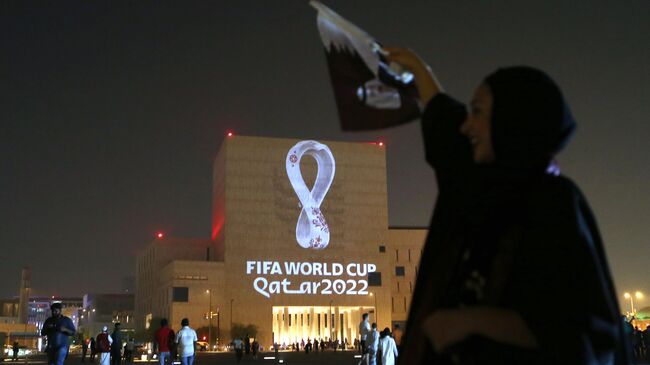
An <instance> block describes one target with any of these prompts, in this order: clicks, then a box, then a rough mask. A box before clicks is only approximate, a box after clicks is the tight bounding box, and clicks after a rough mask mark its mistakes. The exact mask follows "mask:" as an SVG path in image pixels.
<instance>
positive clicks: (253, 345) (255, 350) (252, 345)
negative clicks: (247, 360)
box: [251, 338, 260, 359]
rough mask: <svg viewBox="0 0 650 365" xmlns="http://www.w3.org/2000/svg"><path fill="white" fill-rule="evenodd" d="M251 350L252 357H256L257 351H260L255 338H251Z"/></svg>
mask: <svg viewBox="0 0 650 365" xmlns="http://www.w3.org/2000/svg"><path fill="white" fill-rule="evenodd" d="M251 351H252V352H253V359H257V353H258V352H259V351H260V343H259V342H257V338H253V343H252V344H251Z"/></svg>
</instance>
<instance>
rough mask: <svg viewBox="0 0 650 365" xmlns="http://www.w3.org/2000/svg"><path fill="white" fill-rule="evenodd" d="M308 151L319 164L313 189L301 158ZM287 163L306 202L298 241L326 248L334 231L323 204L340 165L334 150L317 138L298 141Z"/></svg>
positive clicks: (300, 218)
mask: <svg viewBox="0 0 650 365" xmlns="http://www.w3.org/2000/svg"><path fill="white" fill-rule="evenodd" d="M305 154H307V155H310V156H312V157H313V158H314V159H315V160H316V163H317V167H318V172H317V173H316V181H315V182H314V187H313V188H312V190H311V191H310V190H309V188H308V187H307V184H305V180H304V179H303V178H302V173H301V172H300V160H301V159H302V156H303V155H305ZM286 166H287V175H288V176H289V181H290V182H291V186H292V187H293V190H295V191H296V195H298V199H300V203H301V204H302V211H301V212H300V216H299V217H298V223H297V224H296V240H297V241H298V244H299V245H300V246H301V247H303V248H313V249H317V250H321V249H324V248H325V247H327V245H328V244H329V242H330V230H329V227H328V226H327V222H326V221H325V216H324V215H323V213H322V212H321V211H320V205H321V203H322V202H323V199H324V198H325V194H327V191H328V190H329V188H330V185H332V181H333V180H334V172H335V170H336V167H335V164H334V156H333V155H332V151H330V149H329V148H328V147H327V146H326V145H324V144H322V143H318V142H316V141H302V142H298V143H297V144H296V145H295V146H293V147H292V148H291V149H290V150H289V153H288V154H287V161H286Z"/></svg>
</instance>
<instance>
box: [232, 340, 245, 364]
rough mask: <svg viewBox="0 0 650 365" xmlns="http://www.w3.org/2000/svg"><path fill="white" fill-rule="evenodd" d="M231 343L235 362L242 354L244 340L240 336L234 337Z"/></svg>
mask: <svg viewBox="0 0 650 365" xmlns="http://www.w3.org/2000/svg"><path fill="white" fill-rule="evenodd" d="M232 345H233V347H234V349H235V358H236V359H237V363H239V362H240V361H241V359H242V357H243V356H244V341H242V339H241V338H236V339H234V340H233V341H232Z"/></svg>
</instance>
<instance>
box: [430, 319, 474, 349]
mask: <svg viewBox="0 0 650 365" xmlns="http://www.w3.org/2000/svg"><path fill="white" fill-rule="evenodd" d="M422 330H423V332H424V334H425V335H426V336H427V338H428V339H429V341H430V342H431V343H432V344H433V348H434V350H435V351H436V352H438V353H440V352H443V351H444V350H445V349H447V348H448V347H449V346H452V345H454V344H457V343H459V342H461V341H462V340H464V339H465V338H467V337H468V336H469V335H470V333H471V331H470V328H469V325H468V322H467V318H466V316H464V315H463V310H462V309H441V310H437V311H435V312H433V314H431V315H429V316H428V317H427V318H426V319H425V320H424V322H423V323H422Z"/></svg>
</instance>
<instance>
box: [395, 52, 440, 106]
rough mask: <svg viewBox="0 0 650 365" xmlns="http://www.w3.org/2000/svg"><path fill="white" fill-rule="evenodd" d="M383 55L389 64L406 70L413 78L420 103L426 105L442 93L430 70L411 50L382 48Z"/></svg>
mask: <svg viewBox="0 0 650 365" xmlns="http://www.w3.org/2000/svg"><path fill="white" fill-rule="evenodd" d="M383 49H384V51H387V52H388V54H386V55H384V56H385V57H386V58H387V59H388V61H389V62H395V63H398V64H400V65H401V66H403V67H404V68H406V69H408V70H409V71H410V72H412V73H413V76H414V77H415V86H416V87H417V89H418V93H419V94H420V101H421V102H422V104H423V105H426V104H427V103H428V102H429V100H431V98H433V97H434V96H435V95H436V94H437V93H439V92H441V91H442V87H441V86H440V84H439V83H438V80H436V78H435V76H434V75H433V72H431V68H430V67H429V66H428V65H427V64H426V63H424V61H422V59H421V58H420V57H419V56H418V55H417V54H416V53H415V52H413V51H412V50H410V49H408V48H402V47H384V48H383Z"/></svg>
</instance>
